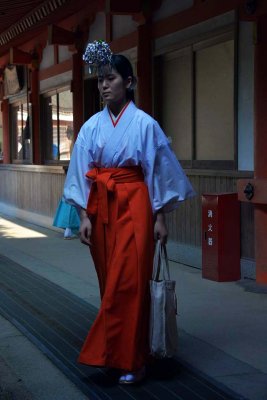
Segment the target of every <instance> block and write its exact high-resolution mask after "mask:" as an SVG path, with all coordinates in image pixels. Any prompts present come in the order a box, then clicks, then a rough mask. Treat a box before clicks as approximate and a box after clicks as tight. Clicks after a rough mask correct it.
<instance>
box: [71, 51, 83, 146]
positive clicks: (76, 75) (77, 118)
mask: <svg viewBox="0 0 267 400" xmlns="http://www.w3.org/2000/svg"><path fill="white" fill-rule="evenodd" d="M72 61H73V67H72V68H73V69H72V73H73V76H72V94H73V130H74V139H76V137H77V135H78V133H79V130H80V129H81V126H82V125H83V60H82V53H81V52H80V51H78V52H77V53H75V54H73V56H72Z"/></svg>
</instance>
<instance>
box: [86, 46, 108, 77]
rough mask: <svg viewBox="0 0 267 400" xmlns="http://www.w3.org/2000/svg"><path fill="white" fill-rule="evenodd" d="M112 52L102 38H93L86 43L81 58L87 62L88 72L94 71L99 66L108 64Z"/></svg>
mask: <svg viewBox="0 0 267 400" xmlns="http://www.w3.org/2000/svg"><path fill="white" fill-rule="evenodd" d="M111 57H112V52H111V50H110V47H109V45H108V43H107V42H105V41H104V40H95V41H94V42H91V43H88V45H87V47H86V50H85V53H84V54H83V60H84V61H85V62H86V64H89V73H90V74H93V73H96V72H97V71H98V70H99V68H101V67H103V66H105V65H110V63H111Z"/></svg>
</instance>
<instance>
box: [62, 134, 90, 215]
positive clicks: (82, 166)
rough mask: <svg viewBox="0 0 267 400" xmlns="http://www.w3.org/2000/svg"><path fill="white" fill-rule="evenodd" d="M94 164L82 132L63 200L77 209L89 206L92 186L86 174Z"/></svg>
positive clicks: (70, 167) (72, 159)
mask: <svg viewBox="0 0 267 400" xmlns="http://www.w3.org/2000/svg"><path fill="white" fill-rule="evenodd" d="M92 162H93V160H92V158H91V156H90V153H89V151H88V146H85V143H84V140H83V137H82V130H81V132H80V134H79V136H78V138H77V140H76V142H75V145H74V148H73V151H72V155H71V159H70V163H69V168H68V173H67V176H66V180H65V185H64V191H63V199H64V200H65V201H66V202H67V203H69V204H71V205H74V206H75V207H77V208H86V206H87V201H88V197H89V193H90V186H91V184H90V181H89V180H88V179H87V178H86V176H85V174H86V172H88V170H89V169H91V166H92Z"/></svg>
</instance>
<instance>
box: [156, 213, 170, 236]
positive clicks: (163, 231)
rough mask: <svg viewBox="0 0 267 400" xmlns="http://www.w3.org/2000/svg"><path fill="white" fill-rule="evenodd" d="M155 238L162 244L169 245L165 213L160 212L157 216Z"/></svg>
mask: <svg viewBox="0 0 267 400" xmlns="http://www.w3.org/2000/svg"><path fill="white" fill-rule="evenodd" d="M154 238H155V240H160V243H161V244H166V243H167V238H168V229H167V226H166V222H165V216H164V213H163V212H158V213H157V216H156V222H155V225H154Z"/></svg>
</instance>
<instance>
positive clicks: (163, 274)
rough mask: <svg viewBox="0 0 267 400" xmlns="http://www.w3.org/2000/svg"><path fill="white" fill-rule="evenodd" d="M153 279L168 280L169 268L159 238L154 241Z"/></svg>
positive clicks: (164, 250)
mask: <svg viewBox="0 0 267 400" xmlns="http://www.w3.org/2000/svg"><path fill="white" fill-rule="evenodd" d="M152 280H153V281H157V282H158V281H160V280H170V268H169V261H168V256H167V250H166V246H165V244H161V243H160V240H158V241H157V243H156V248H155V254H154V262H153V273H152Z"/></svg>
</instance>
